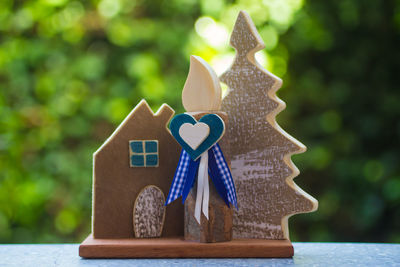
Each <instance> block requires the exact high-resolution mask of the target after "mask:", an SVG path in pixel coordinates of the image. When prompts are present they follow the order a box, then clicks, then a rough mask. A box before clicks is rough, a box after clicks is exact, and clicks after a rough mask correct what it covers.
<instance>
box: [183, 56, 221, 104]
mask: <svg viewBox="0 0 400 267" xmlns="http://www.w3.org/2000/svg"><path fill="white" fill-rule="evenodd" d="M221 101H222V99H221V85H220V83H219V79H218V76H217V74H216V73H215V71H214V70H213V69H212V68H211V66H210V65H208V63H207V62H206V61H205V60H204V59H202V58H201V57H198V56H190V69H189V74H188V77H187V79H186V82H185V86H184V87H183V90H182V104H183V107H184V108H185V109H186V111H188V112H193V111H217V110H219V109H220V108H221Z"/></svg>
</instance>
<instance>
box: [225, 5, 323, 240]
mask: <svg viewBox="0 0 400 267" xmlns="http://www.w3.org/2000/svg"><path fill="white" fill-rule="evenodd" d="M230 43H231V45H232V46H233V47H234V48H235V49H236V58H235V60H234V63H233V64H232V66H231V67H230V69H229V70H227V71H226V72H225V73H224V74H223V75H222V76H221V77H220V79H221V81H222V82H224V83H226V84H227V85H228V87H229V92H228V95H227V96H226V97H225V98H224V99H223V103H222V111H225V112H226V113H227V114H228V117H229V121H230V123H229V127H228V128H227V132H228V134H229V136H230V143H231V144H230V145H231V169H232V175H233V178H234V181H235V185H236V189H237V197H238V205H239V212H235V213H234V219H233V238H266V239H284V238H289V233H288V226H287V220H288V217H289V216H291V215H293V214H296V213H304V212H310V211H313V210H315V209H316V208H317V201H316V200H315V199H314V198H312V197H311V196H309V195H307V194H306V193H305V192H303V191H302V190H301V189H300V188H299V187H297V185H296V184H294V182H293V181H292V180H293V178H294V177H295V176H297V175H298V173H299V171H298V169H297V168H296V167H295V166H294V164H293V163H292V162H291V159H290V157H291V155H292V154H297V153H302V152H304V151H305V150H306V147H305V146H304V145H303V144H301V143H300V142H298V141H297V140H295V139H294V138H293V137H291V136H290V135H288V134H287V133H285V132H284V131H283V130H282V129H281V128H280V127H279V125H277V123H276V121H275V116H276V114H277V113H279V112H280V111H281V110H283V109H284V107H285V104H284V103H283V102H282V101H281V100H280V99H279V98H277V96H276V95H275V92H276V90H278V89H279V88H280V87H281V83H282V82H281V80H280V79H279V78H277V77H275V76H274V75H273V74H271V73H269V72H267V71H266V70H264V69H263V68H262V67H261V66H260V65H259V64H258V63H257V62H256V61H255V58H254V54H255V52H257V51H259V50H261V49H262V48H264V43H263V41H262V39H261V37H260V36H259V34H258V32H257V30H256V28H255V26H254V24H253V22H252V21H251V18H250V17H249V15H248V14H247V13H246V12H244V11H241V12H240V13H239V16H238V18H237V21H236V24H235V26H234V30H233V33H232V36H231V40H230Z"/></svg>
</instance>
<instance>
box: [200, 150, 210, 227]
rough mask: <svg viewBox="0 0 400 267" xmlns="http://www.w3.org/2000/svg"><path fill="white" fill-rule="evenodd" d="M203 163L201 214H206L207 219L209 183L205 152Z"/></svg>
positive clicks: (206, 154)
mask: <svg viewBox="0 0 400 267" xmlns="http://www.w3.org/2000/svg"><path fill="white" fill-rule="evenodd" d="M203 157H204V165H203V166H202V167H203V168H204V172H203V182H204V183H203V185H204V187H203V208H202V210H203V214H204V216H206V218H207V220H208V202H209V200H210V188H209V183H208V171H207V170H208V153H207V152H205V153H204V155H203Z"/></svg>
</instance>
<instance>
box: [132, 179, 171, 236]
mask: <svg viewBox="0 0 400 267" xmlns="http://www.w3.org/2000/svg"><path fill="white" fill-rule="evenodd" d="M164 203H165V196H164V194H163V192H162V191H161V189H160V188H158V187H157V186H154V185H148V186H146V187H145V188H143V189H142V191H140V193H139V195H138V197H137V198H136V200H135V205H134V207H133V230H134V232H135V237H136V238H145V237H160V236H161V233H162V229H163V226H164V220H165V210H166V207H165V205H164Z"/></svg>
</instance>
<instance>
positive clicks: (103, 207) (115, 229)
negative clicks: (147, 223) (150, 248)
mask: <svg viewBox="0 0 400 267" xmlns="http://www.w3.org/2000/svg"><path fill="white" fill-rule="evenodd" d="M173 114H174V111H173V109H172V108H170V107H169V106H168V105H166V104H163V105H162V106H161V107H160V109H159V110H158V111H157V113H155V114H154V113H153V111H152V110H151V109H150V107H149V105H148V104H147V102H146V101H145V100H142V101H141V102H140V103H139V104H138V105H137V106H136V107H135V108H134V109H133V110H132V111H131V113H129V115H128V116H127V117H126V118H125V119H124V121H123V122H122V123H121V124H120V125H119V126H118V128H117V129H116V130H115V131H114V133H113V134H112V135H111V136H110V137H109V138H108V139H107V140H106V142H105V143H104V144H103V145H102V146H101V147H100V148H99V149H98V150H97V151H96V152H95V153H94V154H93V164H94V166H93V227H92V230H93V236H94V238H109V239H115V238H133V237H135V235H134V229H133V224H134V223H133V209H134V203H135V200H136V199H137V197H138V196H139V194H140V191H141V190H142V189H143V188H145V187H146V186H148V185H154V186H157V187H158V188H160V190H161V191H162V192H163V194H164V195H166V194H168V191H169V186H170V184H171V182H172V179H173V177H174V173H175V169H176V166H177V164H178V160H179V153H180V147H179V145H178V143H177V142H176V141H175V140H174V138H173V137H172V135H171V133H170V131H169V129H168V128H167V124H168V122H169V120H170V118H171V117H172V115H173ZM154 140H157V143H158V146H157V151H155V150H154V149H155V145H154ZM132 141H135V142H134V143H133V142H132ZM141 145H142V146H141ZM133 151H134V152H135V153H136V154H135V156H140V155H141V157H142V161H143V163H144V162H145V161H146V163H147V164H148V163H149V162H151V163H153V165H154V164H155V163H156V162H155V161H154V155H155V154H157V155H158V158H157V164H158V165H157V167H155V166H150V167H147V166H145V165H143V166H142V167H131V163H132V160H134V163H135V164H138V165H140V163H141V162H140V160H137V158H132V155H133V154H132V152H133ZM146 157H148V158H147V159H146ZM161 236H162V237H170V236H183V207H182V204H181V203H179V202H178V201H176V202H175V203H171V204H170V205H168V206H167V207H166V212H165V222H164V227H163V231H162V235H161Z"/></svg>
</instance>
